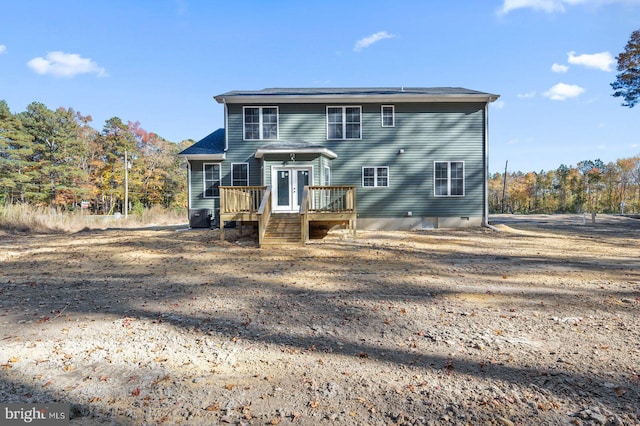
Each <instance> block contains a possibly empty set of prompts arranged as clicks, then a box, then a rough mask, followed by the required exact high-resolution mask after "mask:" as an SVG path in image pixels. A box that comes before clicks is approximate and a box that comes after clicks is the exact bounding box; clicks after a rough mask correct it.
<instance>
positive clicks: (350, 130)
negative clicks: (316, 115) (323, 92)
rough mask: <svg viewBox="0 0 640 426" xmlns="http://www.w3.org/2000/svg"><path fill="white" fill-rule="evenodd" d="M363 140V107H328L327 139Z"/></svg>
mask: <svg viewBox="0 0 640 426" xmlns="http://www.w3.org/2000/svg"><path fill="white" fill-rule="evenodd" d="M361 138H362V107H359V106H340V107H335V106H329V107H327V139H329V140H345V139H361Z"/></svg>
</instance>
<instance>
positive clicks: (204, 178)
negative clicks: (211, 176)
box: [202, 163, 222, 198]
mask: <svg viewBox="0 0 640 426" xmlns="http://www.w3.org/2000/svg"><path fill="white" fill-rule="evenodd" d="M207 166H218V188H219V187H220V184H221V183H222V164H220V163H203V164H202V198H219V197H220V190H219V189H218V195H212V196H207V173H206V168H207Z"/></svg>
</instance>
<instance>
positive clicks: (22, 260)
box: [0, 216, 640, 425]
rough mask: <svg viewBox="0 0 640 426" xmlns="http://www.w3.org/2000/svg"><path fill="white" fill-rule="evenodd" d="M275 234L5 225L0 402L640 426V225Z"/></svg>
mask: <svg viewBox="0 0 640 426" xmlns="http://www.w3.org/2000/svg"><path fill="white" fill-rule="evenodd" d="M492 220H493V223H494V225H495V226H496V227H497V228H498V229H499V232H496V231H493V230H490V229H486V228H482V229H469V230H429V231H420V232H360V233H359V235H358V238H357V239H356V240H353V239H351V238H350V237H348V236H347V235H346V234H345V233H343V232H342V231H338V232H333V233H330V234H329V235H328V236H327V237H326V238H324V239H323V240H315V241H312V242H311V243H310V244H308V245H306V246H304V247H283V248H273V249H258V248H256V246H255V243H254V242H253V240H251V239H249V238H246V237H241V236H238V234H237V231H231V232H228V233H227V234H228V237H229V240H230V241H227V242H224V243H221V242H220V241H219V239H218V236H219V234H218V231H211V230H192V231H177V230H176V229H177V227H166V228H145V229H134V230H128V229H127V230H125V229H121V230H96V231H85V232H81V233H77V234H73V235H15V234H7V233H1V232H0V268H1V269H0V401H2V402H39V403H42V402H53V401H56V402H63V403H68V404H70V406H71V417H72V420H71V424H72V425H80V424H89V425H90V424H116V425H143V424H145V425H146V424H148V425H156V424H158V425H161V424H167V425H187V424H189V425H208V424H240V425H242V424H249V425H264V424H270V425H276V424H281V425H286V424H300V425H316V424H318V425H322V424H327V425H388V424H418V425H421V424H429V425H440V424H468V425H482V424H488V425H490V424H499V425H545V424H548V425H556V424H560V425H637V424H640V323H639V322H638V318H639V315H638V314H639V313H640V244H639V243H640V220H638V219H631V218H621V217H614V216H598V219H597V223H596V224H591V223H590V218H588V220H587V223H584V224H583V221H582V216H527V217H523V216H496V217H493V218H492Z"/></svg>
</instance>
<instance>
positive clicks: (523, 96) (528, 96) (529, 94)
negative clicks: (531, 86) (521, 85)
mask: <svg viewBox="0 0 640 426" xmlns="http://www.w3.org/2000/svg"><path fill="white" fill-rule="evenodd" d="M535 97H536V92H535V91H533V92H527V93H518V98H519V99H531V98H535Z"/></svg>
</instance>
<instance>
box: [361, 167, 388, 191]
mask: <svg viewBox="0 0 640 426" xmlns="http://www.w3.org/2000/svg"><path fill="white" fill-rule="evenodd" d="M362 186H363V187H365V188H367V187H368V188H374V187H388V186H389V167H387V166H382V167H363V168H362Z"/></svg>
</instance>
